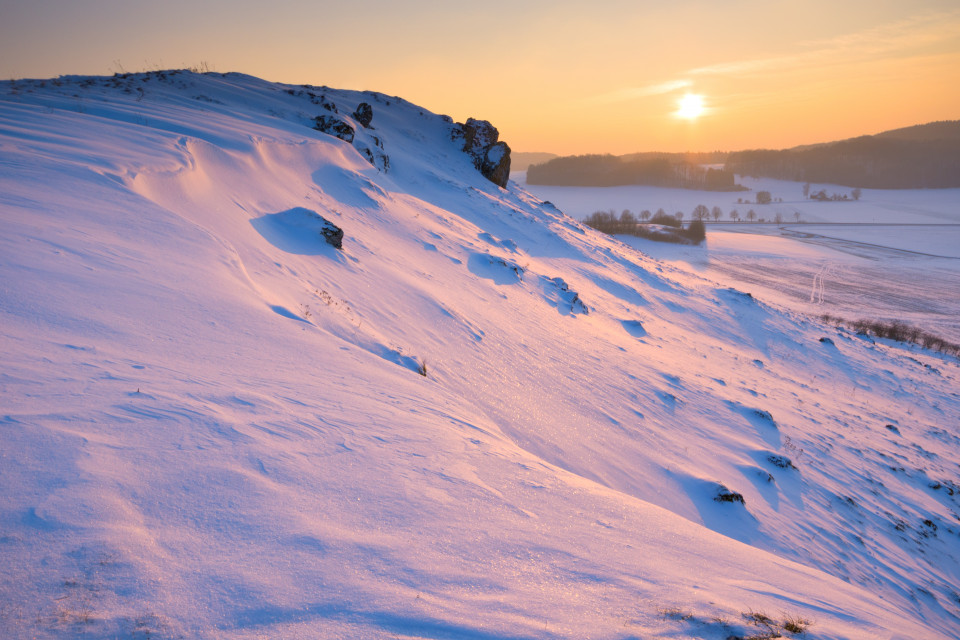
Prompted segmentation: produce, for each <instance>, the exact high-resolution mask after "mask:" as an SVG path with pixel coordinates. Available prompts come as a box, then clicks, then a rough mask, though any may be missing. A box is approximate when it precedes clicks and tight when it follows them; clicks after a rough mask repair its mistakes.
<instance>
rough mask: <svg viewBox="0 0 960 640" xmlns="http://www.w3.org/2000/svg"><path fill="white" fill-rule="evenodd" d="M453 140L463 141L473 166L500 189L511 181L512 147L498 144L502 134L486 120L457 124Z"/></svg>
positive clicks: (471, 119)
mask: <svg viewBox="0 0 960 640" xmlns="http://www.w3.org/2000/svg"><path fill="white" fill-rule="evenodd" d="M451 137H452V138H453V140H455V141H457V140H462V141H463V147H462V148H463V151H465V152H466V153H468V154H470V156H471V157H472V158H473V166H475V167H476V168H477V170H478V171H480V173H482V174H483V176H484V177H485V178H486V179H487V180H489V181H490V182H492V183H494V184H495V185H497V186H499V187H506V186H507V181H508V180H509V179H510V147H509V146H508V145H507V143H506V142H498V139H499V137H500V132H499V131H497V129H496V127H494V126H493V125H492V124H490V123H489V122H487V121H486V120H476V119H474V118H467V122H466V124H457V125H455V127H454V130H453V132H452V133H451Z"/></svg>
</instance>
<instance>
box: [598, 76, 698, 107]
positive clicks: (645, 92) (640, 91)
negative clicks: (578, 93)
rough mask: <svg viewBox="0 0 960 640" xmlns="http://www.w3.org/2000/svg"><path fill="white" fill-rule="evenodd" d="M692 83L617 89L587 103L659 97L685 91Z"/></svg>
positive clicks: (681, 82) (673, 82) (608, 102)
mask: <svg viewBox="0 0 960 640" xmlns="http://www.w3.org/2000/svg"><path fill="white" fill-rule="evenodd" d="M692 84H693V83H692V82H691V81H690V80H670V81H669V82H661V83H659V84H651V85H647V86H645V87H630V88H627V89H619V90H617V91H612V92H610V93H604V94H602V95H599V96H593V97H592V98H588V99H587V101H588V102H591V103H593V104H610V103H614V102H625V101H627V100H634V99H636V98H646V97H648V96H659V95H663V94H665V93H670V92H672V91H679V90H680V89H686V88H687V87H689V86H690V85H692Z"/></svg>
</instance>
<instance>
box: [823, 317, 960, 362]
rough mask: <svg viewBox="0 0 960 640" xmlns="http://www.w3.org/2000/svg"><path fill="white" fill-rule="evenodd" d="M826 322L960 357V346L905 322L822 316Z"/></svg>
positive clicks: (860, 332)
mask: <svg viewBox="0 0 960 640" xmlns="http://www.w3.org/2000/svg"><path fill="white" fill-rule="evenodd" d="M821 318H822V319H823V321H824V322H827V323H829V324H832V325H835V326H838V327H839V326H842V327H848V328H850V329H853V330H854V331H856V332H857V333H859V334H862V335H869V336H875V337H877V338H887V339H888V340H896V341H897V342H909V343H911V344H916V345H920V346H921V347H923V348H924V349H930V350H932V351H937V352H939V353H945V354H947V355H952V356H956V357H960V344H956V343H954V342H950V341H949V340H945V339H944V338H941V337H940V336H937V335H934V334H932V333H930V332H928V331H924V330H923V329H920V328H919V327H912V326H910V325H908V324H905V323H903V322H899V321H894V322H883V321H880V320H853V321H850V320H844V319H843V318H837V317H836V316H831V315H824V316H821Z"/></svg>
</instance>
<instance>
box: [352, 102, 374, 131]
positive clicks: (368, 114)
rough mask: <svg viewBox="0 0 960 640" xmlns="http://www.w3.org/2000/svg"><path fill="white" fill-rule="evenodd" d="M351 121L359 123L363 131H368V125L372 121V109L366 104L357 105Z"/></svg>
mask: <svg viewBox="0 0 960 640" xmlns="http://www.w3.org/2000/svg"><path fill="white" fill-rule="evenodd" d="M353 119H354V120H356V121H357V122H359V123H360V126H361V127H363V128H364V129H369V128H370V123H371V122H372V121H373V107H371V106H370V105H369V104H367V103H366V102H361V103H360V104H359V105H357V110H356V111H354V112H353Z"/></svg>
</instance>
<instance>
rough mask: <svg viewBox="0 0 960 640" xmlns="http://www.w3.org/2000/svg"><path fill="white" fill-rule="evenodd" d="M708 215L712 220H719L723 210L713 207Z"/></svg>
mask: <svg viewBox="0 0 960 640" xmlns="http://www.w3.org/2000/svg"><path fill="white" fill-rule="evenodd" d="M710 215H712V216H713V221H714V222H719V221H720V218H721V217H722V216H723V210H722V209H721V208H720V207H714V208H713V209H711V210H710Z"/></svg>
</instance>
